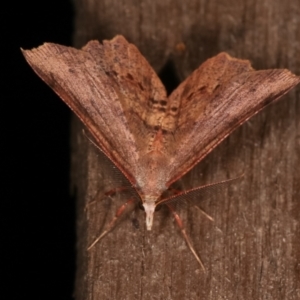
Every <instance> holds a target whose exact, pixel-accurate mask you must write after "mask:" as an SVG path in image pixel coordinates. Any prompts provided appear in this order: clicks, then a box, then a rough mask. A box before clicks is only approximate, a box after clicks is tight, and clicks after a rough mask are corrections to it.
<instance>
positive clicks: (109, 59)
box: [23, 36, 166, 183]
mask: <svg viewBox="0 0 300 300" xmlns="http://www.w3.org/2000/svg"><path fill="white" fill-rule="evenodd" d="M23 54H24V56H25V58H26V60H27V61H28V63H29V64H30V65H31V67H32V68H33V69H34V71H35V72H36V73H37V74H38V75H39V76H40V77H41V78H42V79H43V80H44V81H45V82H46V83H47V84H48V85H49V86H50V87H51V88H52V89H53V90H54V91H55V92H56V93H57V94H58V95H59V96H60V97H61V98H62V99H63V100H64V102H66V104H67V105H68V106H69V107H70V108H71V109H72V110H73V111H74V112H75V114H76V115H77V116H78V117H79V118H80V120H81V121H82V122H83V123H84V124H85V125H86V126H87V128H88V129H89V131H90V133H91V135H92V136H93V138H94V139H95V141H96V143H97V145H98V146H99V147H100V148H101V149H102V151H103V152H104V153H105V154H106V155H107V156H108V157H109V158H110V159H111V160H112V161H113V162H114V163H115V164H116V166H117V167H118V168H119V169H120V170H121V171H122V172H123V173H124V174H125V176H126V177H127V178H128V179H129V180H130V181H131V183H134V178H135V176H136V175H137V174H136V173H137V172H138V169H137V163H138V161H139V156H140V155H141V153H143V151H144V148H145V147H146V145H147V142H146V141H145V138H146V137H147V134H149V131H151V122H152V123H153V124H155V123H156V122H158V120H156V119H157V118H162V116H157V114H154V113H153V109H152V108H151V105H152V104H153V103H157V102H159V101H161V100H165V99H166V92H165V88H164V87H163V85H162V84H161V82H160V80H159V78H158V77H157V75H156V74H155V72H154V71H153V70H152V68H151V67H150V65H149V64H148V62H147V61H146V60H145V58H144V57H143V56H142V55H141V54H140V52H139V51H138V49H137V48H136V47H135V46H134V45H132V44H129V43H128V42H127V41H126V40H125V38H123V37H122V36H117V37H115V38H114V39H112V40H110V41H104V42H103V44H100V43H99V42H97V41H91V42H89V43H88V44H87V45H86V46H85V47H83V48H82V49H81V50H77V49H74V48H71V47H65V46H61V45H57V44H52V43H45V44H44V45H42V46H40V47H38V48H36V49H33V50H23ZM144 107H146V109H144ZM145 120H147V122H148V126H146V125H145V124H146V122H145ZM149 125H150V126H149ZM149 128H150V129H149Z"/></svg>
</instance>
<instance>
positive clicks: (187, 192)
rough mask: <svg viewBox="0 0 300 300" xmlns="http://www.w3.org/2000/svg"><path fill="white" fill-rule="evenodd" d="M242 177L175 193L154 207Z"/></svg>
mask: <svg viewBox="0 0 300 300" xmlns="http://www.w3.org/2000/svg"><path fill="white" fill-rule="evenodd" d="M244 175H245V174H244V173H243V174H242V175H240V176H238V177H235V178H231V179H226V180H222V181H218V182H214V183H209V184H206V185H202V186H198V187H195V188H192V189H189V190H186V191H182V192H180V193H177V194H175V195H172V196H170V197H167V198H165V199H162V200H160V201H158V202H156V203H155V204H156V205H161V204H167V203H170V202H173V201H178V200H182V199H186V197H187V196H188V194H191V193H193V192H197V191H199V190H203V189H206V188H209V187H213V186H218V185H221V184H225V183H229V182H232V181H235V180H238V179H241V178H242V177H244ZM203 213H204V212H203ZM204 214H205V213H204ZM210 218H211V217H210Z"/></svg>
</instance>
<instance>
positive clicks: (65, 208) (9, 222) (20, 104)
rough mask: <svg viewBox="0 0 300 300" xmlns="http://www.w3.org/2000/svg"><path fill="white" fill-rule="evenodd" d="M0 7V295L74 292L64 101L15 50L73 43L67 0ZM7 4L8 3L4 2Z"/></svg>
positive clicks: (64, 295) (63, 295)
mask: <svg viewBox="0 0 300 300" xmlns="http://www.w3.org/2000/svg"><path fill="white" fill-rule="evenodd" d="M8 2H9V3H10V4H6V7H4V8H3V9H2V10H1V12H0V19H1V21H0V22H1V23H3V24H2V26H1V29H2V43H1V53H2V68H1V71H2V72H1V73H2V75H1V78H2V80H1V86H2V88H1V89H2V95H1V104H2V109H1V123H2V124H1V132H2V138H1V141H2V143H1V149H4V152H3V150H2V151H1V152H2V163H1V174H2V180H1V182H2V187H1V194H2V196H1V202H0V203H1V230H2V235H1V253H2V255H1V266H0V270H1V278H2V279H1V285H0V286H1V292H0V295H1V296H0V297H1V299H9V300H11V299H23V298H24V297H29V298H30V299H41V300H44V299H55V300H58V299H72V298H73V297H72V293H73V287H74V275H75V201H74V199H72V197H71V196H70V192H69V188H70V187H69V166H70V157H69V137H70V135H69V130H70V117H71V113H70V110H69V109H68V108H67V106H66V105H65V104H64V103H63V102H62V101H61V100H60V99H59V98H58V97H57V96H56V95H55V94H54V92H52V90H51V89H50V88H49V87H48V86H46V84H44V83H43V82H42V81H41V80H40V79H39V78H38V77H37V76H36V75H35V74H34V72H33V71H32V70H31V68H30V67H29V66H28V65H27V63H26V62H25V59H24V58H23V57H22V54H21V52H20V47H22V48H24V49H30V48H32V47H37V46H39V45H41V44H42V43H44V42H55V43H60V44H64V45H71V43H72V27H73V10H72V3H71V1H69V0H52V1H17V2H14V1H7V3H8ZM8 5H10V6H8Z"/></svg>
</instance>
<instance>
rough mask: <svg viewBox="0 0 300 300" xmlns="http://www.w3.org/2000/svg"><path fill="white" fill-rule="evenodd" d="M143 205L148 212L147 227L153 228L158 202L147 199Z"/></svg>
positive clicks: (148, 228)
mask: <svg viewBox="0 0 300 300" xmlns="http://www.w3.org/2000/svg"><path fill="white" fill-rule="evenodd" d="M143 207H144V210H145V213H146V227H147V230H151V228H152V224H153V215H154V211H155V207H156V204H155V202H154V201H145V202H144V203H143Z"/></svg>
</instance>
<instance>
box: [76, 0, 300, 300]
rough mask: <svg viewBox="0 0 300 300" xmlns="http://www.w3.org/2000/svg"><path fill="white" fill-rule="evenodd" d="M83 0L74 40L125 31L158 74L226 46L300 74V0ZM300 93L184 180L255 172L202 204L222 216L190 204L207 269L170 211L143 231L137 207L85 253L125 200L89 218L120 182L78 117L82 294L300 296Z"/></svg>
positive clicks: (184, 67)
mask: <svg viewBox="0 0 300 300" xmlns="http://www.w3.org/2000/svg"><path fill="white" fill-rule="evenodd" d="M76 5H77V8H78V10H77V11H78V13H77V19H76V23H75V24H76V30H75V45H76V46H82V45H83V44H85V43H86V42H87V41H88V40H90V39H100V40H102V39H103V38H112V37H113V36H114V35H115V34H123V35H125V37H126V38H128V39H129V40H130V41H131V42H133V43H134V44H135V45H137V47H138V48H139V49H141V51H142V53H143V54H144V55H145V56H146V58H147V59H148V60H149V61H150V63H151V64H152V65H153V66H154V68H155V69H156V70H157V71H159V70H160V69H161V68H162V67H163V66H164V65H165V64H166V62H167V61H169V60H171V61H172V62H173V64H174V66H175V69H176V70H177V72H178V76H179V77H181V78H185V77H187V75H189V74H190V73H191V72H192V70H194V69H195V68H196V67H197V66H198V65H199V64H200V63H201V62H203V61H204V60H205V59H207V58H208V57H211V56H213V55H215V54H217V53H219V52H221V51H226V52H228V53H230V54H231V55H232V56H236V57H240V58H244V59H249V60H251V62H252V64H253V66H254V68H255V69H267V68H288V69H290V70H291V71H292V72H294V73H296V74H299V73H300V57H299V54H298V51H299V50H298V49H299V46H300V24H299V23H300V19H299V15H300V11H299V10H300V8H299V6H298V2H297V1H295V0H290V1H284V2H274V1H270V0H268V1H267V0H264V1H259V2H258V1H257V2H256V1H242V2H240V1H236V0H234V1H233V0H231V1H226V3H225V2H224V3H223V4H222V3H220V1H209V2H207V3H204V2H201V1H189V2H188V3H185V2H182V1H172V3H171V2H170V3H164V4H162V3H161V1H157V2H156V1H139V2H136V1H126V2H124V3H123V4H120V2H118V1H101V2H100V1H83V0H82V1H79V0H78V1H77V2H76ZM178 45H184V47H178ZM180 49H181V50H180ZM182 49H184V50H183V51H182ZM299 100H300V99H299V89H298V90H296V91H293V92H291V93H290V94H289V95H288V96H286V97H285V99H283V100H282V101H280V102H278V103H277V104H276V105H273V106H270V107H269V108H268V109H267V110H266V111H265V112H263V113H261V114H259V115H258V116H256V117H255V118H254V119H252V120H251V121H250V122H247V123H246V124H245V125H244V126H243V127H242V128H241V129H238V130H237V131H236V132H235V133H233V135H232V136H230V137H229V139H227V140H226V141H225V142H223V143H222V144H221V145H220V146H219V147H218V148H217V149H215V150H214V151H213V152H212V153H211V154H210V155H209V156H208V157H207V159H205V160H204V161H203V162H202V163H201V164H200V165H199V166H197V168H196V169H194V170H193V171H192V172H191V173H189V174H187V175H186V178H185V179H184V181H183V184H184V185H192V186H195V185H198V184H199V183H205V182H214V181H217V180H220V179H223V178H224V177H234V176H235V175H238V174H240V172H245V174H246V177H245V179H244V180H243V181H242V182H241V183H237V184H235V185H234V186H229V187H228V189H227V190H225V193H222V194H221V195H219V194H218V193H217V194H216V195H215V196H213V195H212V196H211V198H210V199H209V200H207V201H203V206H204V209H205V211H206V212H208V213H209V214H210V215H212V216H213V217H214V219H215V222H214V223H211V222H210V221H208V220H207V219H206V218H205V217H203V216H202V215H201V214H199V213H198V212H197V211H196V210H194V209H190V210H186V211H183V217H184V221H185V223H186V226H187V230H188V232H189V233H190V235H191V238H192V239H193V241H194V243H195V248H196V250H197V251H198V253H201V257H202V259H203V261H204V264H205V266H206V268H207V269H208V272H207V274H203V273H202V272H201V271H200V268H199V266H198V265H197V264H196V263H195V261H194V257H193V256H192V255H191V254H190V252H189V250H188V249H187V247H186V245H185V243H184V241H183V240H182V238H181V236H180V234H179V232H178V230H177V229H176V227H175V226H174V224H173V221H172V218H171V217H170V215H169V213H168V212H167V211H165V210H163V209H162V210H161V211H160V212H159V213H157V214H156V220H155V223H154V228H153V231H152V232H151V234H148V233H147V232H146V230H145V228H144V225H143V224H144V214H143V212H142V211H134V212H133V213H132V214H130V215H129V216H128V218H125V219H124V221H123V222H122V224H121V226H118V227H117V228H116V229H115V230H114V231H113V232H112V233H111V234H110V235H108V236H107V237H106V238H105V239H104V240H103V242H102V243H101V244H100V245H99V246H98V248H97V250H96V251H95V252H93V253H91V254H88V253H87V252H86V245H87V241H88V240H91V239H92V237H93V236H96V235H97V234H98V233H99V232H100V231H101V229H102V227H103V223H104V220H109V219H110V218H111V217H112V215H113V213H114V211H115V209H116V207H117V206H118V205H120V203H121V202H122V199H118V197H117V199H114V200H113V201H108V200H105V201H102V202H100V203H97V205H96V206H95V207H93V208H92V209H91V210H89V213H88V215H87V214H86V213H85V212H84V209H83V208H84V206H85V201H89V200H91V199H92V198H94V196H95V194H96V193H97V192H98V191H99V189H105V190H106V189H109V188H110V187H111V186H114V185H115V184H116V183H118V182H120V183H121V182H122V179H120V177H119V176H118V174H116V171H115V170H114V169H113V168H112V166H111V165H110V164H109V162H107V161H106V160H105V159H104V158H102V157H100V155H99V152H98V151H97V149H95V148H94V147H93V145H91V144H90V143H89V141H88V140H87V139H86V138H85V136H84V135H82V132H81V130H80V129H79V128H80V126H79V125H78V124H77V123H76V122H74V123H75V125H74V131H73V132H74V135H73V136H74V139H73V148H74V152H73V156H72V157H73V161H74V164H73V175H72V176H73V182H74V183H75V182H76V187H77V196H78V199H79V202H78V246H77V247H78V273H77V280H76V281H77V284H76V297H77V299H268V298H270V299H298V298H299V297H300V284H299V282H300V281H299V253H300V244H299V242H298V236H299V233H300V232H299V212H300V205H299V196H300V195H299V193H300V192H299V191H300V189H299V182H300V175H299V172H298V169H299V167H300V153H299V152H300V151H299V149H300V138H299V132H300V128H299V127H300V122H299V115H300V105H299ZM76 132H77V133H76ZM219 196H220V197H219ZM105 217H106V219H105ZM137 224H139V226H138V225H137Z"/></svg>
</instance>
